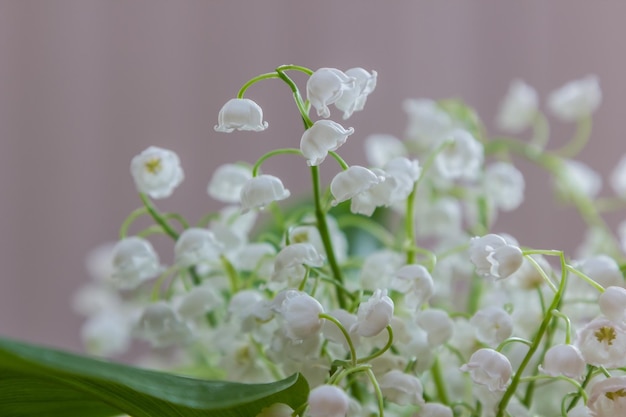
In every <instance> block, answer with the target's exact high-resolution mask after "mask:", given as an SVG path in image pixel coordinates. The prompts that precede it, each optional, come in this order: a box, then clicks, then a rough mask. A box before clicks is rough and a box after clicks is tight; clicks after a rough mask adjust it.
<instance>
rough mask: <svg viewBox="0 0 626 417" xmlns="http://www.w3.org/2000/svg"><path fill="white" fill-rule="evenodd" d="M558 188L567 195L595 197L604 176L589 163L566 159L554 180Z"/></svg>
mask: <svg viewBox="0 0 626 417" xmlns="http://www.w3.org/2000/svg"><path fill="white" fill-rule="evenodd" d="M554 185H555V187H556V190H557V191H558V192H559V193H561V194H562V195H563V196H565V197H572V196H573V197H574V198H575V197H577V196H580V195H582V196H584V197H587V198H589V199H593V198H595V197H596V196H597V195H598V193H599V192H600V190H601V189H602V176H600V174H598V173H597V172H596V171H594V170H593V169H591V168H590V167H589V166H588V165H586V164H584V163H582V162H580V161H575V160H571V159H570V160H566V161H565V162H564V164H563V166H562V167H561V170H560V172H559V175H558V176H557V177H556V178H555V180H554Z"/></svg>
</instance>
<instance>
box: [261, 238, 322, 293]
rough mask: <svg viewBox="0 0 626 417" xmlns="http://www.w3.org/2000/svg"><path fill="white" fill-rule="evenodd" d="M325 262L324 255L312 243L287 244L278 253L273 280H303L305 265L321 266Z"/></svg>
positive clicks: (290, 281) (289, 281) (288, 281)
mask: <svg viewBox="0 0 626 417" xmlns="http://www.w3.org/2000/svg"><path fill="white" fill-rule="evenodd" d="M323 264H324V257H323V256H322V255H320V254H319V253H318V252H317V250H316V249H315V246H313V245H312V244H311V243H307V242H303V243H294V244H291V245H289V246H285V247H284V248H283V249H282V250H281V251H280V252H278V255H276V258H275V260H274V273H273V274H272V280H274V281H279V282H287V283H292V281H294V280H302V278H303V277H304V273H305V269H304V266H303V265H307V266H313V267H321V266H322V265H323Z"/></svg>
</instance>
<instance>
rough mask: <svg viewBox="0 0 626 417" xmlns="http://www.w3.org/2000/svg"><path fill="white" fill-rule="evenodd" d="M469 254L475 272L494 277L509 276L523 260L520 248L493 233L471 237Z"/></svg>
mask: <svg viewBox="0 0 626 417" xmlns="http://www.w3.org/2000/svg"><path fill="white" fill-rule="evenodd" d="M469 255H470V260H471V261H472V263H473V264H474V266H476V273H477V274H479V275H482V276H484V277H491V278H494V279H504V278H507V277H509V276H510V275H511V274H513V273H514V272H515V271H517V270H518V269H519V267H520V266H521V265H522V262H523V260H524V256H523V255H522V251H521V250H520V248H518V247H517V246H513V245H509V244H508V243H507V242H506V240H504V238H502V237H501V236H499V235H494V234H489V235H485V236H483V237H474V238H472V239H471V240H470V247H469Z"/></svg>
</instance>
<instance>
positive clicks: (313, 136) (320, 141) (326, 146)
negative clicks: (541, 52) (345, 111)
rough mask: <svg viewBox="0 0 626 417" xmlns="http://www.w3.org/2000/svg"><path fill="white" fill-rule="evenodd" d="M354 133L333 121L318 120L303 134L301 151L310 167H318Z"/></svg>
mask: <svg viewBox="0 0 626 417" xmlns="http://www.w3.org/2000/svg"><path fill="white" fill-rule="evenodd" d="M353 133H354V129H353V128H351V127H350V128H348V129H345V128H344V127H343V126H341V125H340V124H339V123H335V122H333V121H331V120H318V121H316V122H315V123H314V124H313V126H311V127H310V128H309V129H307V130H305V131H304V133H303V134H302V139H301V140H300V151H301V152H302V155H304V157H305V158H306V159H307V164H308V165H309V166H317V165H319V164H321V163H322V162H323V161H324V159H325V158H326V155H328V152H329V151H334V150H336V149H337V148H339V147H340V146H341V145H343V144H344V143H345V142H346V140H347V139H348V136H350V135H351V134H353Z"/></svg>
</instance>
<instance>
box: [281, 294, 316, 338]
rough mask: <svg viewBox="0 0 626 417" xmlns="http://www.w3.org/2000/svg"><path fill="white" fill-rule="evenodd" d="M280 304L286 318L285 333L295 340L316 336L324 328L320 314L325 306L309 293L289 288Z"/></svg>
mask: <svg viewBox="0 0 626 417" xmlns="http://www.w3.org/2000/svg"><path fill="white" fill-rule="evenodd" d="M284 296H285V298H284V300H283V302H282V303H281V305H280V308H279V311H280V314H281V315H282V316H283V317H284V318H285V333H286V335H287V337H288V338H290V339H291V340H293V341H301V340H303V339H306V338H308V337H311V336H314V335H316V334H318V333H319V331H320V330H321V329H322V319H320V317H319V315H320V314H322V313H323V312H324V308H323V307H322V305H321V304H320V303H319V301H317V300H316V299H315V298H313V297H311V296H310V295H308V294H307V293H304V292H301V291H295V290H288V291H287V292H286V293H285V295H284Z"/></svg>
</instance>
